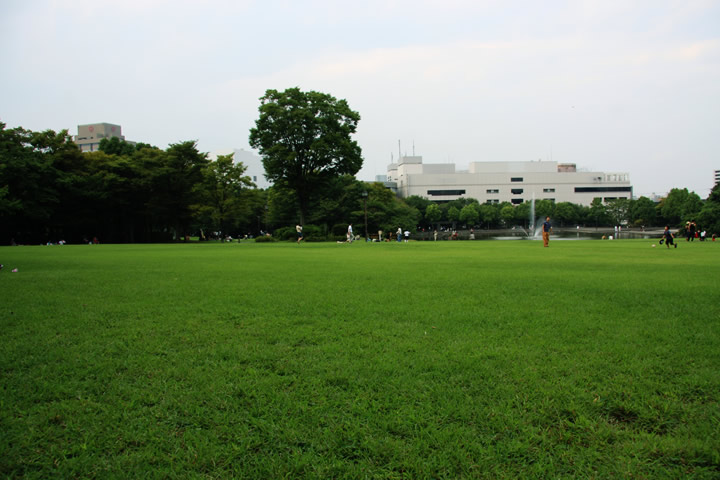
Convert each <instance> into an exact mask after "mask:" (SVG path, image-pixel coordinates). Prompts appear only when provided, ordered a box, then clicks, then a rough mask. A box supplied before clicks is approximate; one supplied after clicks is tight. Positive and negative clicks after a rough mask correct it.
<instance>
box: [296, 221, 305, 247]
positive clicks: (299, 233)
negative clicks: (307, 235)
mask: <svg viewBox="0 0 720 480" xmlns="http://www.w3.org/2000/svg"><path fill="white" fill-rule="evenodd" d="M295 231H296V232H297V237H298V238H297V243H298V244H299V243H300V241H301V240H302V239H303V233H302V225H300V224H298V225H295Z"/></svg>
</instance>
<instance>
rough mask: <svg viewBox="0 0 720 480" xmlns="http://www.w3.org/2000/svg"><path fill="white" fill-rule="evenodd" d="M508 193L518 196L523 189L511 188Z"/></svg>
mask: <svg viewBox="0 0 720 480" xmlns="http://www.w3.org/2000/svg"><path fill="white" fill-rule="evenodd" d="M510 191H511V192H512V194H513V195H520V194H521V193H522V192H523V189H522V188H513V189H512V190H510Z"/></svg>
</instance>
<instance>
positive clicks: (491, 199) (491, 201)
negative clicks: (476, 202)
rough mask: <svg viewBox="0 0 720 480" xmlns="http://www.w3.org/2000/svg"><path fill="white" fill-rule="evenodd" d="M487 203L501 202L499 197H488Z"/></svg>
mask: <svg viewBox="0 0 720 480" xmlns="http://www.w3.org/2000/svg"><path fill="white" fill-rule="evenodd" d="M485 203H489V204H493V203H500V200H498V199H497V198H488V199H487V201H486V202H485Z"/></svg>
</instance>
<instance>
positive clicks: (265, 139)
mask: <svg viewBox="0 0 720 480" xmlns="http://www.w3.org/2000/svg"><path fill="white" fill-rule="evenodd" d="M259 113H260V115H259V118H258V119H257V120H256V121H255V128H252V129H250V145H251V146H252V147H254V148H257V149H258V151H259V152H260V155H261V156H262V161H263V165H264V167H265V175H266V177H267V179H268V180H270V181H272V182H282V183H283V184H284V185H285V186H286V187H287V188H289V189H291V190H292V191H294V192H295V195H296V198H297V201H298V208H299V212H300V221H301V222H302V223H304V222H305V218H306V217H307V216H308V213H309V207H310V202H311V200H312V198H313V196H314V195H317V194H320V192H322V190H323V187H325V186H326V185H327V183H328V182H329V181H330V180H331V179H333V178H337V177H338V176H341V175H344V174H349V175H354V174H355V173H357V172H358V170H360V167H362V152H361V149H360V146H359V145H358V144H357V142H355V141H354V140H353V139H352V138H351V135H352V134H354V133H355V131H356V129H357V124H358V122H359V121H360V115H359V114H358V113H357V112H355V111H353V110H351V109H350V107H349V105H348V103H347V101H345V100H338V99H336V98H334V97H332V96H330V95H328V94H325V93H320V92H314V91H310V92H303V91H301V90H300V89H299V88H289V89H287V90H285V91H283V92H279V91H277V90H267V91H266V92H265V95H264V96H263V97H261V98H260V107H259Z"/></svg>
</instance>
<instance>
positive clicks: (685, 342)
mask: <svg viewBox="0 0 720 480" xmlns="http://www.w3.org/2000/svg"><path fill="white" fill-rule="evenodd" d="M719 247H720V246H719V245H718V244H717V242H716V243H712V242H705V243H699V242H695V243H694V244H689V245H686V244H685V243H684V242H682V244H681V245H680V247H679V248H678V249H672V250H666V249H664V248H663V249H658V248H651V247H650V241H643V240H639V241H613V242H609V241H605V242H603V241H567V242H556V243H554V244H553V243H551V247H550V248H547V249H544V248H542V246H541V243H540V242H531V241H526V242H521V241H517V242H490V241H477V242H411V243H409V244H397V243H394V242H393V243H383V244H377V243H371V244H366V243H364V242H356V243H355V244H353V245H336V244H306V245H305V244H303V245H299V246H298V245H295V244H292V243H275V244H259V243H258V244H256V243H254V242H243V243H209V242H203V243H201V244H189V245H184V244H175V245H122V246H116V245H99V246H87V245H85V246H66V247H19V248H5V249H3V263H4V264H5V269H4V270H3V271H2V272H0V291H1V292H3V296H2V299H3V301H2V303H1V305H0V322H2V323H1V325H2V334H3V340H4V341H3V348H1V349H0V365H1V366H2V375H0V400H1V405H2V408H1V409H0V425H2V435H0V451H2V455H1V456H0V472H1V473H2V475H3V477H9V478H148V477H150V478H155V477H158V478H161V477H162V478H298V479H300V478H378V479H385V478H387V479H403V478H413V479H414V478H418V479H419V478H504V479H511V478H513V479H514V478H548V479H551V478H598V479H604V478H628V477H630V475H629V473H632V477H633V478H647V479H656V478H657V479H664V478H688V477H690V478H696V479H711V478H716V477H717V472H718V470H719V469H720V458H718V454H717V445H719V444H720V430H719V429H718V428H717V424H716V422H715V419H716V418H717V415H718V398H720V377H719V376H718V374H717V366H718V362H719V361H720V357H719V354H718V352H720V325H719V324H718V322H717V321H715V319H717V318H720V303H718V302H717V292H718V291H720V278H719V277H718V275H717V274H716V271H717V253H718V252H717V248H719ZM528 265H532V268H528ZM16 267H17V268H18V269H19V272H18V273H10V271H9V269H10V268H16ZM675 278H679V279H682V282H676V281H662V279H675ZM659 279H661V280H659ZM383 282H385V283H383ZM388 283H389V285H388ZM400 283H402V289H401V291H402V294H400V295H399V294H398V291H399V289H398V288H395V287H394V285H397V284H400ZM539 284H542V286H541V287H540V286H539ZM49 286H50V287H49ZM469 286H471V287H469Z"/></svg>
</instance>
